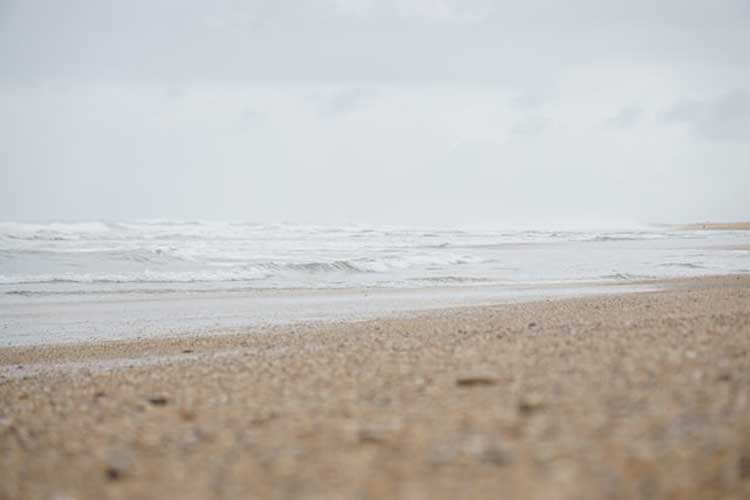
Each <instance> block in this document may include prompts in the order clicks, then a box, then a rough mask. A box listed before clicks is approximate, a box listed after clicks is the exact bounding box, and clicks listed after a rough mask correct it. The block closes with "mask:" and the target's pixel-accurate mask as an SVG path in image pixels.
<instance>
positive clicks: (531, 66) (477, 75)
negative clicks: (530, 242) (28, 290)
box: [0, 0, 750, 225]
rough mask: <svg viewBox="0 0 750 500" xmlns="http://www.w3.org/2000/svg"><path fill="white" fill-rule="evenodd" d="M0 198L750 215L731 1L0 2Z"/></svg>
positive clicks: (407, 220)
mask: <svg viewBox="0 0 750 500" xmlns="http://www.w3.org/2000/svg"><path fill="white" fill-rule="evenodd" d="M0 138H1V139H0V219H2V220H29V219H85V220H99V219H153V218H177V219H232V220H237V219H241V220H252V221H259V222H277V221H291V222H303V223H304V222H315V223H331V224H336V223H390V224H412V223H421V224H441V225H442V224H469V225H474V224H476V225H480V224H494V225H503V224H524V223H535V224H539V223H543V222H544V221H555V222H563V221H609V220H613V221H629V220H636V221H664V222H667V221H675V222H677V221H693V220H719V219H721V220H740V219H750V2H748V1H747V0H711V1H709V0H700V1H699V0H679V1H678V0H660V1H658V2H654V1H653V0H648V1H646V0H627V1H626V0H612V1H605V0H578V1H571V2H560V1H541V0H531V1H529V0H525V1H523V2H519V1H513V2H502V1H488V0H385V1H375V0H370V1H368V0H320V1H288V0H267V1H266V0H249V1H213V2H205V1H197V0H181V1H177V0H175V1H155V0H149V1H133V0H130V1H105V0H89V1H65V2H60V1H54V0H50V1H35V0H18V1H11V0H0Z"/></svg>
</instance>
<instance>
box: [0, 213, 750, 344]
mask: <svg viewBox="0 0 750 500" xmlns="http://www.w3.org/2000/svg"><path fill="white" fill-rule="evenodd" d="M748 272H750V231H717V230H701V229H678V228H674V227H670V226H659V225H629V226H627V227H610V228H607V227H604V228H580V227H577V228H570V227H568V228H565V227H560V228H555V229H549V228H547V229H540V228H512V229H509V228H479V229H477V228H461V227H452V228H446V227H399V226H369V225H347V226H323V225H299V224H257V223H251V222H239V221H237V222H215V221H168V220H156V221H138V222H136V221H129V222H125V221H120V222H113V221H110V222H36V223H25V222H24V223H21V222H0V346H2V345H5V346H13V345H30V344H32V345H33V344H43V343H60V342H86V341H98V340H115V339H132V338H146V337H154V336H166V335H185V334H196V333H214V332H226V331H232V330H237V329H240V330H243V329H244V330H247V329H252V328H260V327H262V326H264V325H271V324H282V323H296V322H310V321H330V320H341V319H347V320H349V319H355V320H356V319H367V318H369V317H373V316H378V315H383V314H391V313H394V312H406V311H419V310H424V309H430V308H436V307H441V308H442V307H454V306H463V305H475V304H491V303H500V302H512V301H517V300H533V299H543V298H551V297H556V296H561V295H564V296H570V295H584V294H591V293H612V291H613V290H616V291H618V292H619V291H623V290H640V289H644V287H647V286H648V283H650V282H656V281H657V280H660V279H663V278H674V277H689V276H704V275H723V274H734V273H748ZM613 285H616V286H613Z"/></svg>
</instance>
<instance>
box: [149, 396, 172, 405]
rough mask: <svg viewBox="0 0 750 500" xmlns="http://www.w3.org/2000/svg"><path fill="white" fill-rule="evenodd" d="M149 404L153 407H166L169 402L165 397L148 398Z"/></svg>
mask: <svg viewBox="0 0 750 500" xmlns="http://www.w3.org/2000/svg"><path fill="white" fill-rule="evenodd" d="M148 402H149V403H151V405H153V406H166V405H167V403H168V402H169V400H168V399H167V398H165V397H164V396H152V397H150V398H148Z"/></svg>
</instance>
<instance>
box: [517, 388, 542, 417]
mask: <svg viewBox="0 0 750 500" xmlns="http://www.w3.org/2000/svg"><path fill="white" fill-rule="evenodd" d="M542 408H544V400H543V399H542V397H541V396H540V395H539V394H536V393H531V394H527V395H525V396H522V397H521V400H520V401H519V402H518V411H519V412H521V414H522V415H531V414H532V413H536V412H538V411H539V410H541V409H542Z"/></svg>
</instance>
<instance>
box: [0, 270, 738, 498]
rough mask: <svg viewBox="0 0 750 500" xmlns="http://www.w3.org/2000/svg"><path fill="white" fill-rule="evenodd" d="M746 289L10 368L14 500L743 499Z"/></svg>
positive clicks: (4, 377)
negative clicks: (127, 499)
mask: <svg viewBox="0 0 750 500" xmlns="http://www.w3.org/2000/svg"><path fill="white" fill-rule="evenodd" d="M749 497H750V276H747V275H745V276H728V277H721V278H699V279H685V280H677V281H672V282H669V283H667V284H665V286H664V289H662V290H659V291H652V292H645V293H634V294H623V295H607V296H601V297H586V298H565V299H558V300H544V301H537V302H531V303H525V304H506V305H498V306H490V307H472V308H446V309H442V310H438V311H431V312H425V313H415V314H410V315H405V316H403V317H398V318H393V319H382V320H372V321H360V322H352V323H332V324H327V325H307V326H294V327H276V328H267V329H260V330H257V331H249V332H247V333H246V334H242V335H228V336H205V337H190V338H184V337H182V338H175V339H163V340H155V339H152V340H144V341H127V342H122V341H112V342H97V343H93V344H81V345H59V346H37V347H16V348H6V349H0V498H2V499H21V498H34V499H37V498H38V499H58V500H62V499H84V498H162V499H163V498H259V499H276V498H279V499H282V498H284V499H285V498H305V499H307V498H310V499H312V498H318V499H323V498H325V499H338V498H342V499H344V498H347V499H348V498H406V499H427V498H429V499H442V498H445V499H453V498H541V499H548V498H549V499H558V498H559V499H573V498H576V499H599V498H672V499H678V498H717V499H719V498H724V499H729V498H734V499H741V498H749Z"/></svg>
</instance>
